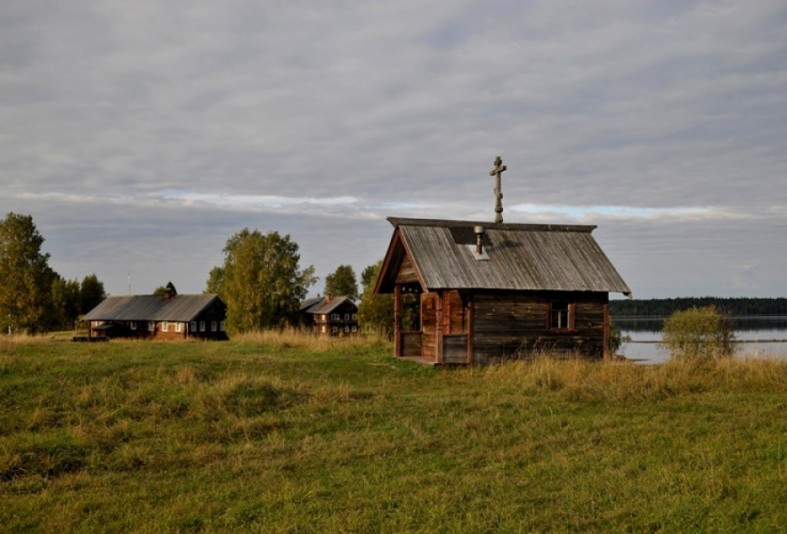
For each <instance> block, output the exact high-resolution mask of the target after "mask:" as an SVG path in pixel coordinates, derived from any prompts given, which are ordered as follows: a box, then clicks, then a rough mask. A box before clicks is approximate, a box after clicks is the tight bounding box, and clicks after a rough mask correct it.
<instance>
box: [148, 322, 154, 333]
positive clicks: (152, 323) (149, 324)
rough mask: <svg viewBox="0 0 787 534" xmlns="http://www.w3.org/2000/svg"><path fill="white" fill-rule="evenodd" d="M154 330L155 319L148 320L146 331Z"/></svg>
mask: <svg viewBox="0 0 787 534" xmlns="http://www.w3.org/2000/svg"><path fill="white" fill-rule="evenodd" d="M155 331H156V321H148V332H155Z"/></svg>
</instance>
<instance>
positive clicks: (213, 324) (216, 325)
mask: <svg viewBox="0 0 787 534" xmlns="http://www.w3.org/2000/svg"><path fill="white" fill-rule="evenodd" d="M218 329H219V323H218V322H216V321H211V322H210V331H211V332H215V331H217V330H218Z"/></svg>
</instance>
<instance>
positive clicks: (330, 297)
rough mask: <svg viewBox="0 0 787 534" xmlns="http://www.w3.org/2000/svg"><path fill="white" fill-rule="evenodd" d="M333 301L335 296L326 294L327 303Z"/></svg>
mask: <svg viewBox="0 0 787 534" xmlns="http://www.w3.org/2000/svg"><path fill="white" fill-rule="evenodd" d="M332 300H333V295H331V294H330V293H326V294H325V302H330V301H332Z"/></svg>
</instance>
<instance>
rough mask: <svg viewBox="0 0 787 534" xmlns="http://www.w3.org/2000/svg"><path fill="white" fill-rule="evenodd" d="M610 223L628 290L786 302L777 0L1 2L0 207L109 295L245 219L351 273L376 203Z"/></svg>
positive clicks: (179, 279) (210, 254) (785, 153)
mask: <svg viewBox="0 0 787 534" xmlns="http://www.w3.org/2000/svg"><path fill="white" fill-rule="evenodd" d="M498 154H499V155H501V156H502V157H503V160H504V163H505V164H506V165H507V166H508V171H507V172H506V173H505V174H504V175H503V189H504V193H505V198H504V207H505V212H504V214H503V215H504V218H505V221H506V222H550V223H583V224H596V225H598V227H599V228H598V229H597V230H596V231H595V233H594V235H595V236H596V239H597V240H598V241H599V243H600V244H601V246H602V248H604V250H605V251H606V252H607V254H608V256H609V257H610V259H611V260H612V261H613V263H615V265H616V266H617V268H618V270H619V271H620V273H621V275H622V276H623V278H624V279H625V280H626V282H627V283H628V285H629V286H630V287H631V288H632V290H633V291H634V295H635V297H641V298H649V297H664V296H702V295H715V296H785V295H786V294H787V276H785V265H787V247H786V246H785V235H786V234H787V4H785V2H784V1H783V0H773V1H767V0H747V1H708V2H695V1H690V0H680V1H666V0H655V1H650V2H646V1H632V0H625V1H623V0H620V1H609V2H604V1H599V2H574V1H561V0H548V1H521V0H517V1H483V2H478V1H476V2H470V1H450V2H448V1H444V0H441V1H432V0H418V1H406V2H396V1H388V0H387V1H379V2H377V1H366V2H344V1H341V0H339V1H323V0H304V1H292V0H289V1H246V0H224V1H222V2H214V1H206V0H183V1H179V0H178V1H174V0H155V1H152V0H151V1H148V0H139V1H134V2H127V1H120V0H103V1H80V0H73V1H69V2H62V1H59V0H40V1H36V0H10V1H8V0H7V1H4V2H2V3H0V186H2V189H1V193H0V195H1V196H0V210H2V215H5V213H7V212H9V211H13V212H16V213H25V214H31V215H32V216H33V218H34V221H35V223H36V225H37V226H38V229H39V231H40V232H41V233H42V234H43V235H44V237H45V238H46V243H45V245H44V248H45V251H46V252H49V253H50V254H51V255H52V257H51V260H50V264H51V265H52V267H53V268H54V269H55V270H56V271H58V272H59V273H60V274H61V275H62V276H64V277H66V278H78V279H80V280H81V278H82V277H84V276H85V275H86V274H90V273H96V274H97V275H98V277H99V279H100V280H102V281H103V282H104V283H105V286H106V288H107V290H108V291H109V292H110V293H112V294H125V293H127V292H128V283H129V279H128V275H129V274H130V275H131V285H132V292H134V293H147V292H152V291H153V289H154V288H155V287H157V286H160V285H164V284H166V283H167V281H170V280H171V281H172V282H173V283H174V284H175V285H176V286H177V288H178V290H179V291H180V292H182V293H183V292H191V293H196V292H201V291H202V290H203V289H204V287H205V282H206V280H207V277H208V272H209V271H210V269H211V268H212V267H213V266H215V265H218V264H220V263H221V262H222V248H223V246H224V244H225V242H226V240H227V239H228V238H229V237H230V236H231V235H232V234H234V233H236V232H238V231H240V230H241V229H243V228H245V227H248V228H250V229H254V228H256V229H259V230H260V231H262V232H266V231H268V230H277V231H279V232H280V233H283V234H290V235H291V237H292V238H293V239H294V240H295V241H296V242H297V243H298V244H299V245H300V249H301V253H302V257H301V266H302V267H305V266H307V265H310V264H313V265H314V266H315V268H316V269H317V274H318V275H319V276H320V277H321V280H320V282H319V283H318V285H317V286H315V287H314V288H313V290H312V293H314V294H316V293H317V292H321V291H322V290H323V284H324V278H325V275H326V274H328V273H330V272H332V271H333V270H334V269H335V268H336V267H337V266H338V265H340V264H346V263H349V264H351V265H352V266H353V267H354V269H355V271H356V273H358V275H360V272H361V271H362V270H363V269H364V268H365V267H366V266H367V265H369V264H372V263H374V262H375V261H377V260H378V259H380V258H381V257H382V256H383V255H384V253H385V250H386V248H387V245H388V241H389V239H390V235H391V226H390V225H389V224H388V222H387V221H386V220H385V217H387V216H411V217H422V218H430V217H434V218H454V219H474V220H475V219H478V220H491V219H492V218H493V216H494V213H493V206H494V198H493V195H492V188H493V179H492V178H491V177H489V170H490V169H491V168H492V162H493V160H494V158H495V156H497V155H498Z"/></svg>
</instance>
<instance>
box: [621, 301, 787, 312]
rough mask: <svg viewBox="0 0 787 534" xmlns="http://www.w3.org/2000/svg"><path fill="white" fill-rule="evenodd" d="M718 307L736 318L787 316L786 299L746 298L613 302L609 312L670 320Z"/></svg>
mask: <svg viewBox="0 0 787 534" xmlns="http://www.w3.org/2000/svg"><path fill="white" fill-rule="evenodd" d="M706 306H715V307H716V308H717V309H720V310H724V311H725V312H726V313H728V314H730V315H735V316H742V315H787V298H783V297H779V298H745V297H730V298H720V297H680V298H665V299H640V300H637V299H632V300H611V301H610V302H609V311H610V313H611V314H612V315H614V316H628V315H632V316H657V317H668V316H669V315H671V314H672V313H674V312H676V311H680V310H688V309H689V308H703V307H706Z"/></svg>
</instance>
